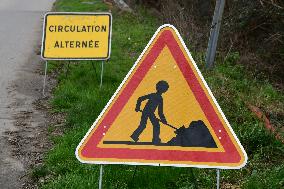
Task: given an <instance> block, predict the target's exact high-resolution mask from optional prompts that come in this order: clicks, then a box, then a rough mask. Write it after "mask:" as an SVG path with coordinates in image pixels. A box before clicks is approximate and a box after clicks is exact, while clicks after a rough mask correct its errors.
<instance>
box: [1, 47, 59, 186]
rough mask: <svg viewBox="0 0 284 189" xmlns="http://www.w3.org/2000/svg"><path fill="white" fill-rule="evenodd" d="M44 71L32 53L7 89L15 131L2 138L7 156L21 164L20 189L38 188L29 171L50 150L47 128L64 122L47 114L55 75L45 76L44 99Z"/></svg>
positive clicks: (42, 65) (39, 162) (39, 61)
mask: <svg viewBox="0 0 284 189" xmlns="http://www.w3.org/2000/svg"><path fill="white" fill-rule="evenodd" d="M43 69H44V62H43V61H42V60H41V58H40V56H39V55H38V53H36V52H35V53H33V55H32V56H31V57H30V58H29V61H28V62H27V63H26V65H24V66H23V67H22V70H20V74H19V77H18V79H17V80H15V81H14V82H13V84H12V85H11V87H9V91H10V94H9V95H10V96H11V97H13V99H14V100H13V102H12V103H11V104H10V105H9V106H8V108H9V109H10V110H11V111H12V112H13V120H14V126H15V128H16V129H15V130H12V131H6V132H5V136H4V138H5V139H6V144H7V145H6V149H7V150H8V151H10V152H11V154H10V156H11V157H12V158H15V159H17V160H20V162H21V164H22V170H23V171H22V172H21V173H22V174H21V175H18V176H17V177H19V182H20V183H21V184H22V188H38V186H37V184H36V183H34V182H33V181H32V179H31V177H30V173H31V170H32V168H34V167H37V166H39V165H41V164H42V161H43V157H44V154H45V153H46V152H47V150H48V149H50V148H51V146H52V143H51V141H50V140H49V131H48V128H49V125H51V124H58V122H62V121H64V119H62V116H57V115H56V114H52V113H50V111H49V110H50V106H49V100H50V99H51V91H52V89H53V88H54V86H56V80H55V79H54V78H55V75H48V78H47V85H46V90H45V91H46V96H45V97H43V95H42V84H43V73H44V72H43Z"/></svg>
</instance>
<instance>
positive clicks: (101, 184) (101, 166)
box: [99, 164, 103, 189]
mask: <svg viewBox="0 0 284 189" xmlns="http://www.w3.org/2000/svg"><path fill="white" fill-rule="evenodd" d="M102 186H103V165H102V164H101V165H100V177H99V189H102Z"/></svg>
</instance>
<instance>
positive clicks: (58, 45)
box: [41, 12, 112, 83]
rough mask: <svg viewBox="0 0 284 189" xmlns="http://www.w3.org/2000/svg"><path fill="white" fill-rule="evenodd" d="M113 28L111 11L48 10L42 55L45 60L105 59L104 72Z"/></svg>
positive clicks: (44, 26)
mask: <svg viewBox="0 0 284 189" xmlns="http://www.w3.org/2000/svg"><path fill="white" fill-rule="evenodd" d="M111 32H112V15H111V14H110V13H79V12H50V13H47V14H46V15H45V17H44V25H43V37H42V47H41V57H42V58H43V59H44V60H45V61H47V60H102V66H101V68H102V73H103V63H104V61H105V60H107V59H109V57H110V51H111ZM46 69H47V64H46ZM45 78H46V75H45ZM101 79H102V77H101ZM44 83H45V79H44ZM101 83H102V81H101Z"/></svg>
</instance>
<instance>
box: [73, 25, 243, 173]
mask: <svg viewBox="0 0 284 189" xmlns="http://www.w3.org/2000/svg"><path fill="white" fill-rule="evenodd" d="M165 27H170V28H172V29H173V30H174V31H175V32H176V34H177V36H178V38H179V40H180V42H181V44H182V45H183V48H184V49H185V51H186V53H187V55H188V56H189V58H190V60H191V62H192V63H193V65H194V67H195V69H196V71H197V73H198V75H199V77H200V78H201V80H202V82H203V84H204V85H205V87H206V89H207V90H208V93H209V95H210V97H211V98H212V99H213V102H214V103H215V105H216V107H217V109H218V111H219V112H220V113H221V116H222V118H223V119H224V121H225V123H226V124H227V126H228V128H229V130H230V132H231V133H232V135H233V137H234V139H235V141H236V142H237V144H238V145H239V147H240V149H241V151H242V153H243V155H244V162H243V163H242V164H241V165H239V166H236V167H232V166H224V165H222V166H215V165H212V166H210V165H189V164H163V163H161V164H160V163H140V162H108V161H86V160H83V159H81V158H80V156H79V154H78V153H79V149H80V147H81V146H82V145H83V143H84V141H85V140H86V139H87V137H88V136H89V134H90V133H91V132H92V130H93V129H94V127H95V126H96V124H97V123H98V121H99V120H100V119H101V117H102V116H103V114H104V113H105V111H106V110H107V108H108V107H109V106H110V104H111V103H112V101H113V100H114V98H115V97H116V95H117V94H118V93H119V91H120V89H121V88H122V86H123V85H124V84H125V82H126V81H127V79H128V78H129V77H130V75H131V73H132V72H133V70H134V69H135V67H136V66H137V64H138V63H139V62H140V60H141V59H142V57H143V56H144V54H145V52H146V51H147V50H148V48H149V46H150V45H151V44H152V42H153V41H154V39H155V38H156V36H157V35H158V33H159V32H160V31H161V30H162V29H163V28H165ZM75 155H76V158H77V159H78V160H79V161H80V162H81V163H88V164H126V165H152V166H174V167H197V168H218V169H240V168H242V167H244V166H245V165H246V163H247V160H248V157H247V153H246V152H245V150H244V148H243V146H242V145H241V143H240V141H239V139H238V138H237V136H236V134H235V132H234V131H233V129H232V127H231V125H230V123H229V122H228V120H227V118H226V116H225V115H224V113H223V111H222V110H221V108H220V106H219V104H218V103H217V101H216V99H215V97H214V96H213V93H212V92H211V90H210V88H209V87H208V85H207V83H206V81H205V79H204V78H203V76H202V75H201V72H200V71H199V69H198V67H197V65H196V63H195V61H194V60H193V58H192V56H191V54H190V52H189V50H188V48H187V47H186V45H185V43H184V41H183V39H182V37H181V35H180V34H179V32H178V30H177V29H176V28H175V27H174V26H173V25H170V24H164V25H162V26H160V27H159V28H158V30H157V31H156V32H155V34H154V35H153V37H152V38H151V40H150V41H149V43H148V44H147V46H146V47H145V49H144V50H143V52H142V53H141V55H140V56H139V58H138V59H137V60H136V62H135V64H134V65H133V66H132V68H131V69H130V71H129V72H128V74H127V75H126V76H125V78H124V79H123V81H122V83H121V84H120V85H119V87H118V89H117V90H116V91H115V93H114V94H113V96H112V97H111V99H110V100H109V101H108V103H107V105H106V106H105V107H104V109H103V110H102V112H101V113H100V115H99V116H98V118H97V119H96V121H95V122H94V123H93V125H92V126H91V128H90V129H89V130H88V132H87V134H86V135H85V136H84V138H83V139H82V140H81V142H80V143H79V145H78V146H77V148H76V151H75Z"/></svg>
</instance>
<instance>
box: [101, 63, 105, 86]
mask: <svg viewBox="0 0 284 189" xmlns="http://www.w3.org/2000/svg"><path fill="white" fill-rule="evenodd" d="M101 67H102V70H101V83H100V89H101V88H102V85H103V74H104V61H102V66H101Z"/></svg>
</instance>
